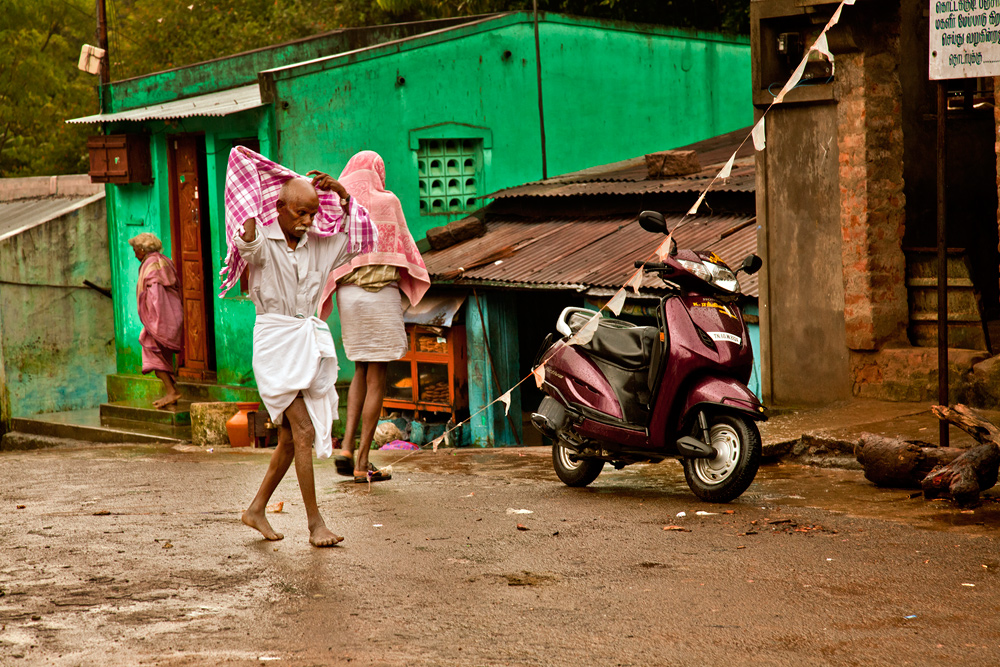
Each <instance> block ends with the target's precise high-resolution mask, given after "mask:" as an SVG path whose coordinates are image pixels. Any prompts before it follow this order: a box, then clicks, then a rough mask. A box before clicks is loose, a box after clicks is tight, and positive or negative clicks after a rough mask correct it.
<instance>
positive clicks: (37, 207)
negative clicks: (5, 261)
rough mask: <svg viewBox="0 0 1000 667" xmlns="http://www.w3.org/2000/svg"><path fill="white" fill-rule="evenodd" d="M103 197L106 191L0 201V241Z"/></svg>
mask: <svg viewBox="0 0 1000 667" xmlns="http://www.w3.org/2000/svg"><path fill="white" fill-rule="evenodd" d="M103 198H104V193H103V192H99V193H97V194H95V195H90V196H88V197H43V198H40V199H19V200H16V201H9V202H0V241H3V240H5V239H8V238H10V237H12V236H16V235H18V234H20V233H21V232H24V231H27V230H29V229H31V228H32V227H37V226H38V225H41V224H44V223H46V222H48V221H49V220H54V219H55V218H58V217H60V216H63V215H66V214H67V213H71V212H73V211H75V210H76V209H78V208H82V207H84V206H86V205H87V204H90V203H91V202H95V201H98V200H100V199H103Z"/></svg>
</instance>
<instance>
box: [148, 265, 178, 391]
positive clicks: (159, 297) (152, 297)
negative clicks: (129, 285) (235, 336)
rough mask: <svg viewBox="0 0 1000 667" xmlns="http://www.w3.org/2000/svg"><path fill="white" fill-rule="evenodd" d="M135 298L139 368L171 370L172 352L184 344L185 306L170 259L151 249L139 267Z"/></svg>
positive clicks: (172, 370)
mask: <svg viewBox="0 0 1000 667" xmlns="http://www.w3.org/2000/svg"><path fill="white" fill-rule="evenodd" d="M136 302H137V303H138V306H139V319H140V320H141V321H142V324H143V327H142V333H140V334H139V344H140V345H142V372H143V373H152V372H153V371H167V372H168V373H173V372H174V361H173V356H174V352H179V351H180V350H181V348H182V347H183V345H184V309H183V305H182V304H181V293H180V285H179V284H178V281H177V270H176V269H175V268H174V263H173V262H172V261H170V259H169V258H168V257H166V256H164V255H162V254H160V253H158V252H151V253H149V254H148V255H146V258H145V259H144V260H142V266H140V267H139V283H138V285H136Z"/></svg>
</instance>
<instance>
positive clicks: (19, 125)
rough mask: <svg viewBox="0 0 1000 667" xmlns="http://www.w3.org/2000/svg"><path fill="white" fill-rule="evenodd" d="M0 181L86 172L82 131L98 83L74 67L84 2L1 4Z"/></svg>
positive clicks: (87, 22) (86, 10)
mask: <svg viewBox="0 0 1000 667" xmlns="http://www.w3.org/2000/svg"><path fill="white" fill-rule="evenodd" d="M0 12H2V15H3V17H4V20H3V21H2V22H0V177H10V176H35V175H42V174H65V173H78V172H81V171H86V169H87V155H86V149H85V143H86V135H87V133H88V129H87V128H80V127H76V126H70V125H66V124H65V122H64V121H65V120H66V119H67V118H73V117H76V116H85V115H87V114H91V113H96V112H97V110H98V106H97V90H96V84H97V79H96V77H93V76H92V75H90V74H86V73H84V72H81V71H79V70H78V69H77V68H76V64H77V61H78V60H79V57H80V47H81V46H82V45H83V44H84V42H85V41H86V40H87V39H88V38H90V37H91V33H92V32H93V26H94V23H93V22H92V20H91V19H90V16H92V15H93V3H91V2H88V1H87V0H0Z"/></svg>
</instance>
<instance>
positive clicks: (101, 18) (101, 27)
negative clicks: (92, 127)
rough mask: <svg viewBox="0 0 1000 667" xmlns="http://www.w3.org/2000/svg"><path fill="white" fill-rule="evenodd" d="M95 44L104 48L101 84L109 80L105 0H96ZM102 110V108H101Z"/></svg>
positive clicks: (109, 57) (109, 58) (104, 84)
mask: <svg viewBox="0 0 1000 667" xmlns="http://www.w3.org/2000/svg"><path fill="white" fill-rule="evenodd" d="M97 45H98V46H99V47H101V48H102V49H104V57H103V58H101V86H106V85H108V83H110V82H111V68H110V66H109V65H108V63H110V62H111V54H110V53H108V9H107V6H106V4H105V0H97ZM102 111H103V109H102Z"/></svg>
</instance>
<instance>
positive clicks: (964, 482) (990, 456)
mask: <svg viewBox="0 0 1000 667" xmlns="http://www.w3.org/2000/svg"><path fill="white" fill-rule="evenodd" d="M931 411H932V412H933V413H934V415H935V416H936V417H937V418H938V419H940V420H942V421H946V422H949V423H951V424H954V425H955V426H957V427H958V428H960V429H962V430H963V431H965V432H966V433H968V434H969V435H971V436H972V437H973V438H975V439H976V441H977V442H980V443H982V444H980V445H977V446H975V447H972V448H971V449H968V450H967V451H966V452H965V453H964V454H962V455H961V456H959V457H958V458H956V459H955V460H954V461H952V462H951V463H948V464H946V465H943V466H939V467H937V468H934V469H933V470H931V472H930V473H929V474H928V475H927V477H925V478H924V480H923V481H922V482H921V483H920V487H921V488H922V489H923V491H924V497H925V498H927V499H928V500H932V499H934V498H937V497H938V496H941V495H950V496H951V497H952V498H954V499H955V502H956V503H958V504H959V505H961V506H963V507H966V506H969V505H973V504H975V503H976V502H978V501H979V494H980V493H982V492H983V491H985V490H987V489H989V488H992V487H993V486H995V485H996V483H997V471H998V469H1000V428H997V427H996V426H995V425H994V424H992V423H991V422H990V421H988V420H986V419H983V418H982V417H981V416H979V415H978V414H977V413H976V412H975V410H973V409H972V408H969V407H967V406H965V405H956V406H955V407H954V408H949V407H946V406H943V405H935V406H933V407H932V408H931Z"/></svg>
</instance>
